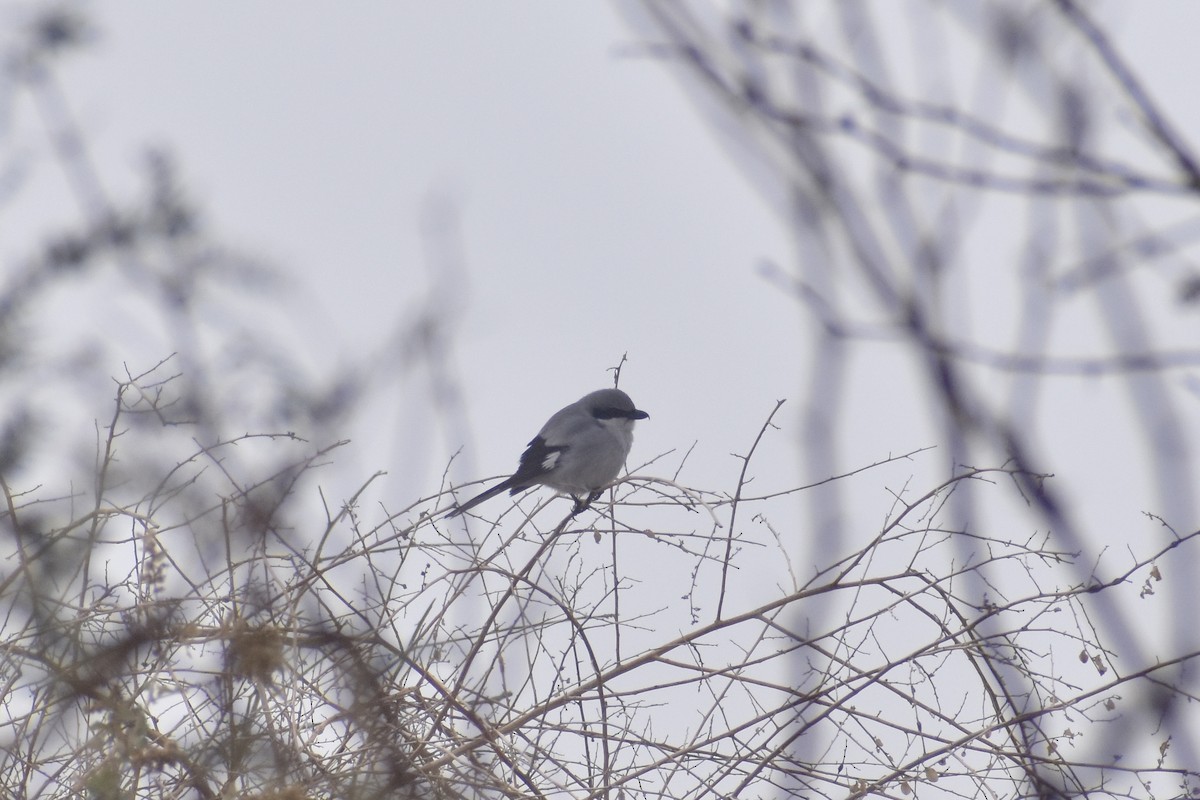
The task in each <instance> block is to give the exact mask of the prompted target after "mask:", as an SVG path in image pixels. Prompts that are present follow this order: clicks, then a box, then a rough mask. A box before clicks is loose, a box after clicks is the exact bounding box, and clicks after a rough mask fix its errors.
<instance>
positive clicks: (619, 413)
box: [580, 389, 650, 424]
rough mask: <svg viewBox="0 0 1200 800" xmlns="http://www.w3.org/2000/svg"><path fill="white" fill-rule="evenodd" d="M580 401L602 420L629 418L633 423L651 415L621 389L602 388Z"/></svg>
mask: <svg viewBox="0 0 1200 800" xmlns="http://www.w3.org/2000/svg"><path fill="white" fill-rule="evenodd" d="M580 402H581V403H582V404H583V406H584V408H586V409H587V410H588V412H589V413H590V414H591V415H592V416H593V417H594V418H595V419H597V420H599V421H600V422H604V421H606V420H628V421H629V423H630V424H632V423H633V421H634V420H638V419H645V418H646V417H648V416H650V415H649V414H647V413H646V412H645V411H642V410H640V409H639V408H638V407H637V406H635V405H634V404H633V401H632V400H630V399H629V395H627V394H625V393H624V392H622V391H621V390H620V389H600V390H599V391H595V392H592V393H591V394H589V395H587V396H586V397H584V398H583V399H582V400H580Z"/></svg>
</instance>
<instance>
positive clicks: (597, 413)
mask: <svg viewBox="0 0 1200 800" xmlns="http://www.w3.org/2000/svg"><path fill="white" fill-rule="evenodd" d="M592 416H593V417H595V418H596V419H645V418H646V417H648V416H650V415H649V414H647V413H646V412H645V411H638V410H637V409H636V408H635V409H633V410H626V409H623V408H614V407H612V406H609V407H608V408H596V409H593V410H592Z"/></svg>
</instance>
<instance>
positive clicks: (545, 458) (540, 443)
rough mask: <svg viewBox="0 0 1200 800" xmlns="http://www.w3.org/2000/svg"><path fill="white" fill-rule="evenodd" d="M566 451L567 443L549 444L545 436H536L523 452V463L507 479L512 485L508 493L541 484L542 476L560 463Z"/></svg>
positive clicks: (514, 492)
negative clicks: (560, 458) (559, 460)
mask: <svg viewBox="0 0 1200 800" xmlns="http://www.w3.org/2000/svg"><path fill="white" fill-rule="evenodd" d="M566 451H567V446H566V445H565V444H563V445H551V444H547V443H546V440H545V439H544V438H543V437H541V436H535V437H534V438H533V440H532V441H530V442H529V446H528V447H526V448H525V452H524V453H521V463H520V465H519V466H518V467H517V471H516V472H514V473H513V475H512V477H511V478H509V479H508V481H506V482H507V483H508V484H510V486H511V488H510V489H509V490H508V493H509V494H516V493H517V492H520V491H523V490H525V489H528V488H529V487H530V486H536V485H538V484H540V483H541V482H542V478H544V477H545V476H546V475H547V474H548V473H550V472H551V471H553V470H554V465H555V464H557V463H558V459H559V457H561V456H562V454H563V453H565V452H566Z"/></svg>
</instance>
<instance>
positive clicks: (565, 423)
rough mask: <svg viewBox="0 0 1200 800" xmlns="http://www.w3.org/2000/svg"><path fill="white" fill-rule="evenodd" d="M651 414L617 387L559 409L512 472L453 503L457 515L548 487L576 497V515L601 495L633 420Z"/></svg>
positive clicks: (621, 457)
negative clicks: (506, 495) (493, 500)
mask: <svg viewBox="0 0 1200 800" xmlns="http://www.w3.org/2000/svg"><path fill="white" fill-rule="evenodd" d="M648 416H650V415H649V414H647V413H646V412H645V411H640V410H638V409H637V408H636V407H635V406H634V405H633V401H632V400H630V399H629V395H627V394H625V393H624V392H622V391H621V390H620V389H600V390H599V391H595V392H592V393H591V394H589V395H586V396H584V397H582V398H580V399H579V400H577V401H575V402H574V403H571V405H569V406H567V407H565V408H562V409H560V410H559V411H558V412H557V413H555V415H554V416H552V417H551V418H550V419H549V420H547V421H546V424H545V425H543V426H542V429H541V430H540V431H538V435H537V436H535V437H533V441H531V442H530V443H529V446H528V447H526V448H525V452H524V453H522V454H521V463H520V465H519V466H518V467H517V471H516V472H514V473H513V475H512V477H510V478H508V479H507V480H504V481H501V482H500V483H498V484H496V485H495V486H493V487H492V488H490V489H488V490H487V491H485V492H483V493H482V494H479V495H476V496H475V497H472V498H471V499H470V500H468V501H467V502H465V503H462V504H460V505H458V506H455V507H454V508H452V509H451V510H450V511H449V513H447V514H446V516H447V517H454V516H458V515H459V514H461V513H463V512H464V511H468V510H470V509H472V508H474V507H475V506H477V505H479V504H480V503H482V502H483V501H484V500H488V499H491V498H493V497H495V496H496V495H498V494H500V493H501V492H503V491H505V490H507V491H508V493H509V494H516V493H517V492H520V491H524V490H525V489H529V488H531V487H533V486H549V487H550V488H551V489H557V490H558V491H560V492H566V493H568V494H570V495H571V497H573V498H574V499H575V510H574V512H573V513H575V514H578V513H579V512H580V511H583V510H584V509H585V508H587V507H588V506H589V505H591V504H592V502H593V501H594V500H595V499H596V498H598V497H599V496H600V493H601V490H602V489H603V488H604V487H605V486H607V485H608V484H610V483H612V482H613V480H615V479H616V477H617V475H619V474H620V472H621V468H622V467H623V466H624V465H625V458H626V456H628V455H629V448H630V446H632V445H633V423H634V421H635V420H639V419H645V418H646V417H648Z"/></svg>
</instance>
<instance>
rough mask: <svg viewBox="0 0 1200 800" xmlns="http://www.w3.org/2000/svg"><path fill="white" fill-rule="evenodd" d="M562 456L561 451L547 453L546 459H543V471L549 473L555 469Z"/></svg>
mask: <svg viewBox="0 0 1200 800" xmlns="http://www.w3.org/2000/svg"><path fill="white" fill-rule="evenodd" d="M561 455H562V451H561V450H555V451H554V452H552V453H547V454H546V457H545V458H543V459H542V471H543V472H549V471H550V470H552V469H554V465H555V464H557V463H558V457H559V456H561Z"/></svg>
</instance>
